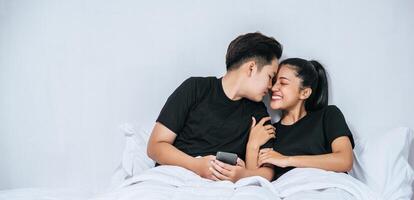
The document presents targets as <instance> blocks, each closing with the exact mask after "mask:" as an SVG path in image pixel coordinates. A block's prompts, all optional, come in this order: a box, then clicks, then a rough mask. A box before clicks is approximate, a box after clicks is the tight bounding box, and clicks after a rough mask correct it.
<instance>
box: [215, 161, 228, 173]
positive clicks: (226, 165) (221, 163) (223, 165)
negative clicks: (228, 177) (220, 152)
mask: <svg viewBox="0 0 414 200" xmlns="http://www.w3.org/2000/svg"><path fill="white" fill-rule="evenodd" d="M213 164H217V165H219V166H220V167H221V168H223V169H225V170H227V171H231V170H232V169H233V166H232V165H229V164H226V163H224V162H221V161H219V160H215V161H214V163H213Z"/></svg>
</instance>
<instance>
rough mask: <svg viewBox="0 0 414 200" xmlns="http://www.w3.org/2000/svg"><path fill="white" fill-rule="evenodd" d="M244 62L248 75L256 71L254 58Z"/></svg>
mask: <svg viewBox="0 0 414 200" xmlns="http://www.w3.org/2000/svg"><path fill="white" fill-rule="evenodd" d="M245 64H246V66H247V69H248V75H249V76H252V75H254V74H256V73H257V65H256V62H255V61H254V60H251V61H248V62H246V63H245Z"/></svg>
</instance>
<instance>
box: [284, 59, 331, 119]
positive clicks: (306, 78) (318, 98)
mask: <svg viewBox="0 0 414 200" xmlns="http://www.w3.org/2000/svg"><path fill="white" fill-rule="evenodd" d="M283 65H290V66H292V67H293V69H294V70H295V71H296V76H297V77H299V78H300V79H301V80H302V85H301V88H307V87H309V88H311V89H312V94H311V95H310V96H309V98H308V99H307V100H306V101H305V108H306V110H308V111H315V110H319V109H321V108H324V107H326V106H327V105H328V80H327V78H326V72H325V69H324V67H323V66H322V65H321V64H320V63H319V62H318V61H315V60H311V61H307V60H305V59H301V58H289V59H286V60H284V61H282V62H281V63H280V65H279V66H280V67H282V66H283Z"/></svg>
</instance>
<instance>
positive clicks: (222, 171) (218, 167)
mask: <svg viewBox="0 0 414 200" xmlns="http://www.w3.org/2000/svg"><path fill="white" fill-rule="evenodd" d="M212 166H213V169H215V170H216V171H218V172H219V173H220V174H222V175H225V176H228V175H229V171H228V170H227V169H225V168H223V167H222V166H220V165H218V164H217V163H216V162H212Z"/></svg>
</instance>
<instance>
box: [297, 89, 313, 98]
mask: <svg viewBox="0 0 414 200" xmlns="http://www.w3.org/2000/svg"><path fill="white" fill-rule="evenodd" d="M311 94H312V89H311V88H310V87H307V88H305V89H302V90H301V91H300V95H299V98H300V99H303V100H304V99H307V98H309V97H310V95H311Z"/></svg>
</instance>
